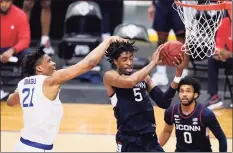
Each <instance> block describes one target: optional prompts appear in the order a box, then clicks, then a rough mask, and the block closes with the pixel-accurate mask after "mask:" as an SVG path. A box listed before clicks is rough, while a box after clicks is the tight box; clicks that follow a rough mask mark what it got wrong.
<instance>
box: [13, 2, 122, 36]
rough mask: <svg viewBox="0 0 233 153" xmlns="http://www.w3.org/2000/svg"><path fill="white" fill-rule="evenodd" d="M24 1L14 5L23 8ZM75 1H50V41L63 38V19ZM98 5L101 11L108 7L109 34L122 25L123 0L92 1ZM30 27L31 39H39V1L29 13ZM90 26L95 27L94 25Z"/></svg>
mask: <svg viewBox="0 0 233 153" xmlns="http://www.w3.org/2000/svg"><path fill="white" fill-rule="evenodd" d="M23 1H24V0H14V4H15V5H16V6H18V7H20V8H22V6H23ZM76 1H77V0H52V4H51V5H52V6H51V7H52V21H51V28H50V29H51V30H50V37H51V39H61V37H62V36H63V28H64V19H65V15H66V11H67V8H68V6H69V5H70V4H71V3H73V2H76ZM92 1H94V2H97V3H98V4H99V5H100V8H101V9H104V8H106V7H108V9H109V10H111V12H110V19H113V20H111V26H110V29H111V33H113V30H114V28H115V27H116V26H117V25H118V24H120V23H122V20H123V0H92ZM31 13H32V14H31V19H30V26H31V35H32V39H40V37H41V24H40V14H41V5H40V0H36V3H35V6H34V8H33V10H32V12H31ZM92 25H95V24H94V23H93V24H92Z"/></svg>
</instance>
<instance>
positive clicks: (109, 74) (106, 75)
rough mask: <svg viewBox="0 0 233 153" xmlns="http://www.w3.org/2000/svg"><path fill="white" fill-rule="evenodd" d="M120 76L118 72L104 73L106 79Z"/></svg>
mask: <svg viewBox="0 0 233 153" xmlns="http://www.w3.org/2000/svg"><path fill="white" fill-rule="evenodd" d="M114 75H119V73H118V72H117V71H116V70H109V71H106V72H105V73H104V78H106V77H110V76H114Z"/></svg>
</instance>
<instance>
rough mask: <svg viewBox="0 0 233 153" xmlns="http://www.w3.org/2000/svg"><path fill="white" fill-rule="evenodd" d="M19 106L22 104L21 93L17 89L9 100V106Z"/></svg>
mask: <svg viewBox="0 0 233 153" xmlns="http://www.w3.org/2000/svg"><path fill="white" fill-rule="evenodd" d="M17 104H20V100H19V93H18V91H17V89H16V90H15V92H14V93H12V94H10V95H9V97H8V99H7V105H8V106H15V105H17Z"/></svg>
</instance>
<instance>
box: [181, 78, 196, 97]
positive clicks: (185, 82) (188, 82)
mask: <svg viewBox="0 0 233 153" xmlns="http://www.w3.org/2000/svg"><path fill="white" fill-rule="evenodd" d="M182 85H191V86H192V87H193V89H194V93H198V97H199V95H200V93H201V84H200V82H199V81H198V80H197V79H195V78H194V77H191V76H186V77H185V78H183V79H181V81H180V83H179V85H178V88H177V91H178V92H179V91H180V87H181V86H182Z"/></svg>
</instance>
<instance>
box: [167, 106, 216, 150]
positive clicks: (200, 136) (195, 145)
mask: <svg viewBox="0 0 233 153" xmlns="http://www.w3.org/2000/svg"><path fill="white" fill-rule="evenodd" d="M204 109H205V106H204V105H202V104H199V103H197V104H196V106H195V109H194V111H193V112H192V113H191V114H189V115H184V114H182V111H181V106H180V104H176V105H173V106H172V107H170V108H169V109H168V110H166V113H165V121H166V122H167V123H168V124H170V125H172V124H173V125H175V129H176V139H177V144H176V151H179V152H180V151H182V152H183V151H185V152H188V151H194V152H199V151H204V152H211V151H212V150H211V145H210V140H209V133H208V131H209V130H208V128H207V127H206V126H204V125H203V123H202V114H203V110H204Z"/></svg>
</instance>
